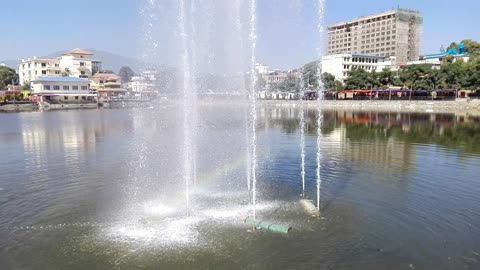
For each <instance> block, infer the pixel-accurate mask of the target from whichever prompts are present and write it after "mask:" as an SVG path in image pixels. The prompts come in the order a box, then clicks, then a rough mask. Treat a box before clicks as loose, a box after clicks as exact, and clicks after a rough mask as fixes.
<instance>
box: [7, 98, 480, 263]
mask: <svg viewBox="0 0 480 270" xmlns="http://www.w3.org/2000/svg"><path fill="white" fill-rule="evenodd" d="M244 112H245V109H244V108H243V107H242V106H236V105H226V106H206V107H202V110H201V114H200V116H199V119H200V120H199V129H198V134H197V135H198V137H197V140H198V149H197V151H198V157H197V159H196V160H197V164H196V167H197V170H198V175H197V178H196V179H197V180H196V181H195V183H191V184H190V191H189V192H190V194H189V195H190V204H189V208H188V209H187V208H186V205H185V195H186V194H185V183H184V182H183V181H182V172H183V167H182V164H181V154H180V153H181V146H182V141H181V138H182V130H181V125H179V124H178V121H176V119H180V116H181V114H180V112H179V111H177V110H176V107H175V106H163V107H162V106H160V107H158V108H154V109H132V110H82V111H58V112H44V113H41V112H37V113H17V114H0V120H1V125H0V153H1V161H0V173H1V175H0V239H1V241H0V269H369V270H371V269H479V268H480V119H479V118H478V117H473V116H469V115H459V114H420V113H415V114H414V113H408V114H401V113H388V112H386V113H377V112H372V113H369V112H352V111H325V112H323V113H322V114H323V119H324V120H323V124H322V145H321V149H322V155H321V163H322V167H321V179H322V186H321V218H316V217H311V216H309V215H307V214H306V213H305V212H304V211H303V209H302V207H301V205H300V204H299V199H300V194H301V193H302V183H301V177H300V171H301V167H300V164H301V161H300V130H299V129H300V123H299V119H300V113H301V110H300V109H298V108H280V107H261V108H260V109H259V114H258V115H259V123H258V128H257V135H258V140H259V145H258V178H257V181H258V182H257V194H258V197H257V202H258V203H257V205H256V209H257V217H258V218H259V219H261V220H265V221H271V222H275V223H278V224H288V225H290V226H292V227H293V229H292V231H291V232H290V233H289V234H288V235H282V234H273V233H270V232H265V231H257V232H251V231H250V229H251V228H249V227H248V226H246V225H245V224H244V223H243V220H244V219H245V218H246V217H247V216H248V215H250V214H251V210H252V206H251V199H250V198H251V197H250V193H249V192H248V188H247V180H246V169H245V161H246V151H245V149H246V143H247V140H246V131H245V127H246V123H245V121H244V116H245V114H244ZM305 116H306V121H307V130H306V180H307V182H306V189H305V192H306V195H307V196H308V197H310V198H312V199H313V200H315V198H316V179H315V175H316V149H317V145H316V142H317V137H316V126H315V123H316V118H317V116H318V115H317V112H316V111H315V110H306V111H305Z"/></svg>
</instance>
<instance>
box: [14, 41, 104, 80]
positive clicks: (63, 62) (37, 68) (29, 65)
mask: <svg viewBox="0 0 480 270" xmlns="http://www.w3.org/2000/svg"><path fill="white" fill-rule="evenodd" d="M92 57H93V54H92V53H90V52H87V51H84V50H82V49H73V50H71V51H69V52H67V53H65V54H63V55H62V56H60V57H58V58H53V59H50V58H37V57H35V56H34V57H33V58H28V59H22V63H21V64H20V65H19V67H18V74H19V79H20V84H21V85H25V84H28V83H30V82H32V81H34V80H37V79H38V78H40V77H45V76H47V77H60V76H71V77H77V78H89V77H90V76H92V75H93V74H94V73H95V72H98V71H99V70H101V62H100V61H96V60H93V59H92Z"/></svg>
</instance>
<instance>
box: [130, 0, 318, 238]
mask: <svg viewBox="0 0 480 270" xmlns="http://www.w3.org/2000/svg"><path fill="white" fill-rule="evenodd" d="M319 5H320V6H319V15H322V16H323V14H322V13H323V6H322V5H323V2H322V1H320V2H319ZM146 6H147V8H146V11H145V12H146V13H147V14H149V16H145V17H146V19H147V21H149V23H147V24H146V27H147V30H148V31H146V32H145V33H146V35H150V37H148V38H146V40H148V42H147V43H148V44H149V46H150V48H149V50H147V51H148V52H150V53H151V54H152V56H160V55H161V54H160V53H159V52H158V50H159V49H160V47H161V46H162V43H165V44H169V45H173V47H174V48H175V49H174V50H173V51H172V52H171V53H170V54H169V55H167V56H166V57H167V58H171V60H172V64H174V65H175V64H176V65H177V69H178V74H177V75H178V78H179V84H178V89H177V90H176V91H174V93H173V96H172V97H173V100H174V102H175V103H176V104H178V106H177V107H175V109H177V108H178V114H177V115H176V116H174V119H176V120H175V121H176V122H175V123H181V124H180V125H178V124H177V125H176V126H178V129H177V134H176V135H175V137H174V138H175V140H174V141H175V144H174V146H172V147H170V148H171V150H169V152H168V154H167V156H168V157H167V158H168V159H170V160H171V161H169V162H166V163H171V164H173V167H175V168H181V170H178V173H168V177H169V178H168V179H162V181H165V182H167V183H168V182H172V183H175V186H176V188H173V187H172V192H170V194H169V192H166V193H167V194H164V196H163V197H162V198H166V199H157V200H158V201H161V202H162V205H156V206H150V208H149V209H151V208H152V207H154V208H155V209H157V208H158V207H160V209H164V208H165V209H166V208H168V209H178V210H172V211H170V210H169V211H166V212H162V211H160V212H159V213H158V216H162V217H171V216H172V215H174V216H175V218H176V219H178V220H182V217H181V216H179V215H178V212H182V213H187V214H188V215H187V216H190V218H195V220H194V221H192V222H202V220H203V219H204V218H206V217H210V216H212V217H213V216H215V217H221V216H230V214H229V215H226V212H225V207H226V206H227V205H229V207H231V208H232V209H233V208H238V206H239V205H240V206H242V207H243V209H244V210H245V211H236V210H232V211H231V213H235V214H234V215H235V216H242V217H241V219H240V221H242V220H243V221H244V222H245V223H247V224H248V225H249V226H253V227H260V228H264V229H266V230H273V231H275V230H277V231H278V228H283V229H285V227H282V226H280V227H278V226H271V225H272V224H275V222H265V221H263V220H260V216H259V211H258V205H259V204H258V201H259V197H258V195H259V194H258V185H257V179H258V172H257V171H258V166H259V163H258V160H257V159H258V150H257V130H256V128H257V125H258V122H257V109H258V104H257V92H256V85H257V74H256V69H255V67H256V62H257V56H256V49H257V27H256V24H257V1H256V0H245V1H243V0H235V1H233V2H218V1H213V0H206V1H193V0H181V1H174V0H167V1H160V0H148V1H146ZM151 13H155V15H151ZM219 14H221V15H219ZM216 16H220V20H219V21H218V22H217V21H216V20H218V18H216ZM322 19H323V18H322ZM164 21H167V22H164ZM168 22H169V23H168ZM165 25H168V26H173V27H171V28H167V27H166V26H165ZM319 27H320V26H319ZM158 29H163V30H158ZM216 31H218V33H216ZM319 33H320V34H322V31H321V29H320V28H319ZM155 36H156V37H158V38H160V37H161V41H160V40H156V39H155ZM247 40H248V41H247ZM219 48H220V49H219ZM319 56H321V50H320V49H319ZM150 60H153V61H156V59H150ZM209 74H213V75H212V77H213V78H214V80H219V78H221V76H224V77H225V76H231V75H232V74H242V77H243V75H245V74H247V75H248V79H247V80H246V82H243V83H241V84H238V85H237V86H236V90H238V91H239V92H241V93H243V94H244V97H245V98H247V97H248V98H247V100H248V102H244V103H243V104H242V105H241V106H240V107H239V108H241V110H240V111H241V112H242V115H240V114H239V115H236V114H234V115H233V116H234V117H239V118H243V121H244V125H243V134H244V139H243V140H240V141H243V143H244V144H245V145H244V147H243V150H242V152H243V153H244V155H242V156H241V157H239V159H240V160H243V166H244V170H243V172H244V173H243V176H241V177H240V178H243V179H246V182H247V185H246V187H245V186H243V187H242V189H243V190H242V192H243V194H244V195H242V196H244V197H243V198H242V199H241V200H239V201H237V202H234V201H235V200H233V198H228V196H227V194H229V193H228V192H227V191H226V190H225V191H222V192H223V195H224V199H222V201H219V200H218V199H217V198H218V197H212V196H211V195H213V194H212V191H211V187H209V186H208V183H207V184H206V183H205V182H208V181H210V180H205V179H207V178H205V177H202V175H205V173H206V172H207V171H209V170H212V169H214V170H218V169H220V168H221V166H218V165H220V164H222V163H223V164H226V163H228V162H227V160H224V158H231V157H233V156H225V155H223V154H224V153H221V155H219V156H222V155H223V157H220V160H215V157H214V156H215V155H216V154H217V153H215V152H214V150H213V149H212V148H211V145H209V143H207V142H206V141H208V140H210V138H208V137H205V134H204V133H203V131H202V130H201V128H200V126H202V125H203V126H204V125H205V124H206V121H208V118H205V117H203V116H201V115H202V111H204V110H205V108H207V109H212V110H215V109H214V108H215V106H218V104H214V103H208V102H206V101H205V100H202V99H201V97H205V94H206V93H210V92H211V91H212V90H211V89H210V88H209V86H208V85H205V81H204V80H205V77H206V76H207V75H208V76H209ZM202 80H203V81H202ZM242 81H243V79H242ZM227 95H229V92H228V91H227ZM210 102H211V101H210ZM236 102H237V103H236V104H237V105H235V106H238V104H241V102H238V101H236ZM320 103H321V101H319V112H320ZM148 114H151V113H150V112H148ZM304 114H305V111H304V110H303V108H302V115H301V117H302V119H301V145H300V147H301V149H302V155H301V158H302V165H301V166H302V172H301V178H302V180H301V181H302V195H303V197H304V198H305V193H306V192H305V189H306V186H307V183H306V174H307V172H306V162H307V161H306V153H305V129H306V126H305V119H304V116H305V115H304ZM319 114H320V113H319ZM149 117H151V116H147V117H145V119H144V122H143V124H144V125H148V123H149V121H148V118H149ZM229 117H231V116H229ZM228 121H230V120H228ZM228 121H227V122H228ZM318 121H319V122H318V123H317V124H318V125H319V130H318V131H319V135H320V134H321V132H320V131H321V130H320V125H321V119H320V118H319V120H318ZM174 125H175V124H174ZM145 140H146V139H145V138H142V139H140V143H138V147H141V149H139V150H138V151H137V152H138V155H143V156H145V155H146V152H148V151H149V149H148V147H147V146H146V145H145ZM320 140H321V138H320V137H319V138H318V147H319V149H318V152H317V204H316V211H315V212H318V211H319V208H320V188H321V179H320V161H321V156H320ZM219 149H221V148H219ZM221 151H223V149H222V150H221ZM233 153H238V151H232V155H233ZM144 158H145V157H143V158H142V159H139V160H138V162H140V161H141V160H143V159H144ZM146 159H151V157H149V158H146ZM211 159H213V162H217V163H218V164H217V168H215V166H212V165H210V164H209V162H211V161H210V160H211ZM138 162H137V164H138ZM144 163H148V161H145V162H144ZM235 164H240V168H241V167H242V165H241V164H242V163H236V162H235ZM134 165H136V164H134ZM148 167H149V165H148V164H142V168H148ZM235 170H236V169H234V170H233V171H235ZM134 171H135V170H134ZM240 171H242V169H240ZM137 174H138V172H137ZM160 175H161V174H160ZM143 177H144V178H145V179H146V180H144V181H143V182H144V183H146V187H145V188H146V189H148V188H150V186H152V185H151V182H152V181H153V179H151V177H150V176H148V175H144V176H143ZM223 177H227V176H226V175H224V176H223ZM134 178H135V179H137V178H138V177H134ZM179 179H181V181H180V180H179ZM227 181H228V180H227ZM244 181H245V180H243V181H241V182H242V183H245V182H244ZM133 184H135V183H133ZM182 189H183V190H182ZM173 190H175V191H173ZM242 192H241V193H242ZM137 193H138V194H141V193H142V192H141V191H138V192H137ZM152 194H154V193H153V192H152ZM180 194H182V195H180ZM181 197H183V199H182V200H180V201H179V200H178V198H181ZM135 200H137V201H140V202H139V203H138V202H136V203H135V205H139V204H140V205H142V204H145V203H150V202H149V201H147V202H145V200H143V198H140V197H139V196H136V197H135ZM162 200H163V201H162ZM182 201H183V202H182ZM164 202H165V204H163V203H164ZM226 202H228V203H226ZM308 202H310V201H308ZM219 206H221V207H219ZM180 209H182V210H180ZM150 213H151V212H150ZM155 213H157V212H155ZM262 218H266V219H268V218H269V217H265V216H263V215H262ZM142 220H145V219H144V218H142ZM146 220H148V217H147V219H146ZM237 221H238V220H237ZM189 222H190V221H189ZM235 222H236V221H235ZM150 223H151V222H150V221H147V222H146V224H150ZM189 224H190V223H189ZM266 224H267V225H266ZM272 228H277V229H272ZM288 228H289V226H287V229H286V230H283V229H280V231H282V230H283V231H287V232H288Z"/></svg>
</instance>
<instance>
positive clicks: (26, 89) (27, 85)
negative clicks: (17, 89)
mask: <svg viewBox="0 0 480 270" xmlns="http://www.w3.org/2000/svg"><path fill="white" fill-rule="evenodd" d="M22 90H25V91H30V90H31V86H30V82H27V83H25V84H24V85H23V87H22Z"/></svg>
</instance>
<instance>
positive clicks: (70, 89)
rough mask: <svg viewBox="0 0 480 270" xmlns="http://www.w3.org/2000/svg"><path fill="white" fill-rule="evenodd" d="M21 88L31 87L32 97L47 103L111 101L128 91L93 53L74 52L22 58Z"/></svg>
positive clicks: (20, 71) (20, 67)
mask: <svg viewBox="0 0 480 270" xmlns="http://www.w3.org/2000/svg"><path fill="white" fill-rule="evenodd" d="M18 74H19V80H20V85H22V86H25V85H30V93H29V95H30V97H31V99H32V100H34V101H39V102H41V103H44V102H62V103H68V102H78V103H81V102H83V101H84V102H87V103H90V102H91V100H93V99H94V97H97V99H102V98H103V99H109V98H111V97H115V96H119V95H123V94H125V93H126V92H127V90H126V89H123V88H122V82H121V77H120V76H118V75H116V74H113V73H108V72H107V73H106V72H103V71H102V62H101V61H98V60H94V59H93V54H92V53H90V52H88V51H85V50H82V49H78V48H77V49H73V50H71V51H68V52H66V53H64V54H63V55H61V56H60V57H58V58H52V59H50V58H37V57H33V58H28V59H26V60H25V59H22V63H20V65H19V67H18Z"/></svg>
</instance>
